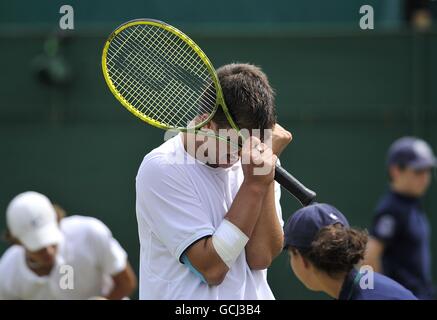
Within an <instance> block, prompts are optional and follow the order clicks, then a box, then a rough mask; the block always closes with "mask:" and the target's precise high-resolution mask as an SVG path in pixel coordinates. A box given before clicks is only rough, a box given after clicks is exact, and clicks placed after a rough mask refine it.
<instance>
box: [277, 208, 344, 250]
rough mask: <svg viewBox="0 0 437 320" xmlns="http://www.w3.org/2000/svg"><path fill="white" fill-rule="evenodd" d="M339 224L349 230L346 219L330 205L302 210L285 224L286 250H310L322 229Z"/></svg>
mask: <svg viewBox="0 0 437 320" xmlns="http://www.w3.org/2000/svg"><path fill="white" fill-rule="evenodd" d="M337 223H339V224H341V225H342V226H344V227H347V228H349V222H348V221H347V219H346V217H345V216H344V215H343V214H342V213H341V212H340V211H338V209H337V208H335V207H333V206H331V205H329V204H326V203H316V204H312V205H309V206H307V207H304V208H301V209H299V210H297V211H296V212H295V213H294V214H293V215H292V216H291V217H290V218H289V219H288V221H287V223H286V224H285V227H284V237H285V239H284V248H287V247H289V246H292V247H296V248H299V249H309V248H311V243H312V242H313V240H314V238H315V236H316V234H317V232H319V230H320V229H322V228H323V227H326V226H330V225H333V224H337Z"/></svg>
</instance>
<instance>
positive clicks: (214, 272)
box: [187, 183, 267, 285]
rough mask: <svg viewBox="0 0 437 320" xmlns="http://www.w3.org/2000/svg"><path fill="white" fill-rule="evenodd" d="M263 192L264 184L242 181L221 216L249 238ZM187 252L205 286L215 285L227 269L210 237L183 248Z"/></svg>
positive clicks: (259, 208)
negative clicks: (227, 208)
mask: <svg viewBox="0 0 437 320" xmlns="http://www.w3.org/2000/svg"><path fill="white" fill-rule="evenodd" d="M266 191H267V190H266V187H264V188H263V187H261V186H258V185H253V184H248V183H243V184H242V185H241V187H240V190H239V191H238V193H237V195H236V197H235V199H234V202H233V203H232V206H231V208H230V209H229V211H228V213H227V215H226V216H225V218H226V219H227V220H228V221H230V222H231V223H232V224H234V225H235V226H236V227H238V228H239V229H240V230H241V231H242V232H243V233H244V234H246V236H247V237H249V238H250V236H251V235H252V233H253V229H254V227H255V224H256V221H257V220H258V217H259V215H260V212H261V209H262V202H263V198H264V196H265V193H266ZM187 255H188V259H189V260H190V262H191V264H192V265H193V266H194V267H195V269H196V270H197V271H198V272H200V273H201V274H202V275H203V277H204V278H205V280H206V282H207V283H208V284H209V285H219V284H220V283H221V282H222V281H223V280H224V278H225V276H226V274H227V272H228V271H229V267H228V265H226V263H225V262H224V260H223V259H222V258H221V257H220V255H219V254H218V253H217V251H216V249H215V247H214V245H213V240H212V237H207V238H204V239H201V240H200V241H198V242H196V243H195V244H193V245H192V246H191V247H190V248H188V249H187Z"/></svg>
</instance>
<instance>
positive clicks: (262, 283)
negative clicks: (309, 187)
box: [136, 135, 283, 300]
mask: <svg viewBox="0 0 437 320" xmlns="http://www.w3.org/2000/svg"><path fill="white" fill-rule="evenodd" d="M175 159H177V160H178V161H175ZM181 159H185V160H188V161H191V162H192V164H183V161H181ZM175 162H177V163H175ZM180 162H182V164H181V163H180ZM243 178H244V175H243V171H242V167H241V163H240V162H237V163H236V164H235V165H233V166H232V167H230V168H227V169H223V168H212V167H210V166H207V165H205V164H204V163H202V162H200V161H197V160H195V159H193V158H192V157H191V156H190V155H188V154H187V153H186V152H185V150H184V147H183V143H182V139H181V136H180V135H178V136H176V137H174V138H172V139H170V140H168V141H166V142H165V143H164V144H162V145H161V146H160V147H158V148H156V149H154V150H153V151H151V152H150V153H149V154H148V155H146V156H145V158H144V160H143V162H142V164H141V166H140V169H139V171H138V175H137V178H136V193H137V194H136V195H137V200H136V210H137V220H138V230H139V239H140V244H141V252H140V287H139V290H140V293H139V294H140V299H212V300H213V299H229V300H236V299H274V296H273V294H272V291H271V290H270V287H269V285H268V283H267V270H251V269H250V268H249V266H248V264H247V262H246V256H245V252H244V250H243V252H242V253H241V254H240V256H239V257H238V258H237V260H236V262H235V264H234V265H232V267H231V268H230V270H229V272H228V273H227V275H226V277H225V280H224V281H223V282H222V283H221V284H220V285H218V286H209V285H207V284H205V283H202V281H201V280H200V279H199V278H198V277H196V275H194V274H193V273H192V272H191V271H190V270H189V269H188V268H187V267H186V266H185V265H184V264H182V263H180V262H179V259H180V256H181V255H182V253H183V252H184V251H185V250H186V249H187V247H189V246H190V245H191V244H192V243H193V242H195V241H196V240H198V239H200V238H203V237H205V236H208V235H212V234H213V233H214V231H215V229H216V228H217V227H218V226H219V225H220V223H221V222H222V221H223V219H224V216H225V215H226V213H227V212H228V210H229V209H230V207H231V204H232V201H233V199H234V197H235V196H236V194H237V192H238V190H239V188H240V185H241V183H242V182H243ZM275 195H276V209H277V215H278V219H279V221H280V223H281V225H283V220H282V213H281V207H280V204H279V198H280V186H279V184H276V185H275Z"/></svg>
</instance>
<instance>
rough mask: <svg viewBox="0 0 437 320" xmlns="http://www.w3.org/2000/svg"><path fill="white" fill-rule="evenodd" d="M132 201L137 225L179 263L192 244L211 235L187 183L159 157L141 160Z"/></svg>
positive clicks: (181, 173)
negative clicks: (162, 245)
mask: <svg viewBox="0 0 437 320" xmlns="http://www.w3.org/2000/svg"><path fill="white" fill-rule="evenodd" d="M136 197H137V199H136V207H137V216H138V219H139V222H140V220H141V222H140V223H142V222H144V223H146V224H147V225H148V226H149V228H150V229H151V231H152V232H153V233H154V234H155V235H156V236H157V237H158V239H159V240H160V241H161V242H162V243H163V244H164V245H165V246H166V247H167V248H168V250H169V251H170V253H171V254H172V255H173V256H174V257H175V258H176V259H178V260H179V261H180V257H181V255H182V253H183V252H184V251H185V250H186V249H187V248H188V247H189V246H190V245H191V244H192V243H194V242H195V241H196V240H199V239H201V238H203V237H205V236H208V235H212V234H213V233H214V231H215V228H214V227H213V224H212V221H211V220H212V219H211V218H210V216H209V215H208V214H207V212H205V209H204V208H203V207H202V204H201V202H200V199H199V197H198V195H197V194H196V191H195V189H194V187H193V184H192V182H191V180H190V179H189V178H188V177H187V176H186V174H185V171H183V169H182V168H181V167H178V165H177V164H167V163H166V162H165V160H164V159H162V158H160V157H153V158H151V159H147V160H144V162H143V164H142V165H141V167H140V170H139V172H138V175H137V179H136ZM140 236H141V234H140Z"/></svg>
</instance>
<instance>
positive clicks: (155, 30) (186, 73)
mask: <svg viewBox="0 0 437 320" xmlns="http://www.w3.org/2000/svg"><path fill="white" fill-rule="evenodd" d="M102 71H103V76H104V78H105V81H106V84H107V85H108V87H109V89H110V90H111V92H112V94H113V95H114V96H115V97H116V98H117V100H118V101H119V102H120V103H121V104H122V105H123V106H124V107H125V108H126V109H127V110H128V111H130V112H131V113H132V114H134V115H135V116H136V117H138V118H140V119H141V120H143V121H145V122H147V123H148V124H150V125H153V126H155V127H158V128H161V129H176V130H179V131H188V130H193V129H199V128H201V127H203V126H204V125H205V124H206V123H208V122H209V121H210V120H211V119H212V118H213V116H214V114H215V112H216V111H217V108H218V107H219V106H220V105H221V106H222V108H223V109H224V110H225V112H227V108H226V106H225V102H224V99H223V94H222V90H221V87H220V83H219V80H218V77H217V74H216V72H215V69H214V67H213V65H212V63H211V62H210V60H209V59H208V57H207V56H206V55H205V53H204V52H203V51H202V50H201V49H200V47H199V46H198V45H197V44H196V43H195V42H194V41H193V40H191V39H190V38H189V37H188V36H187V35H185V34H184V33H183V32H182V31H180V30H178V29H177V28H175V27H173V26H171V25H169V24H167V23H165V22H162V21H158V20H153V19H138V20H132V21H128V22H126V23H124V24H122V25H120V26H119V27H118V28H116V29H115V30H114V31H113V32H112V33H111V35H110V36H109V37H108V39H107V40H106V43H105V45H104V48H103V54H102ZM192 118H193V119H192ZM194 118H195V119H196V121H190V120H194Z"/></svg>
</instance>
